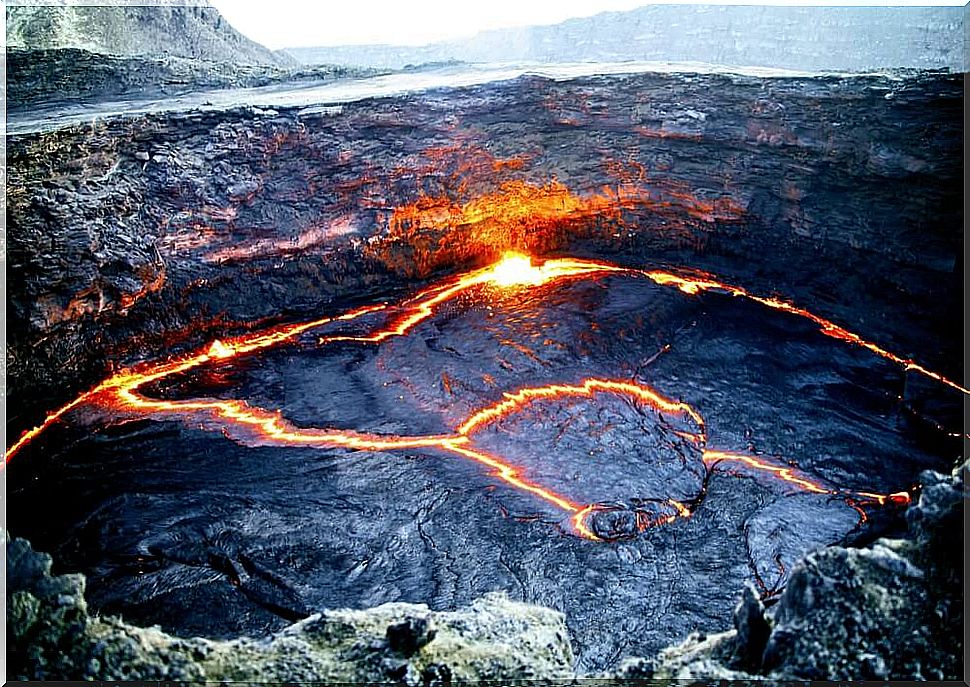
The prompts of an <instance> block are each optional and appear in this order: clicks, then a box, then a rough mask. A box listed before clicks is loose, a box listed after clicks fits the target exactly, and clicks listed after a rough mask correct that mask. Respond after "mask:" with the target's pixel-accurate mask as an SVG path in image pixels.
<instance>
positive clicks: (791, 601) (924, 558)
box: [617, 463, 970, 681]
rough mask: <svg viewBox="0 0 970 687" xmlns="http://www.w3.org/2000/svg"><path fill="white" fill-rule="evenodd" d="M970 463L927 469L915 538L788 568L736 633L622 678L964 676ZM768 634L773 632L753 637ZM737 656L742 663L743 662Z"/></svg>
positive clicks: (690, 645)
mask: <svg viewBox="0 0 970 687" xmlns="http://www.w3.org/2000/svg"><path fill="white" fill-rule="evenodd" d="M968 465H970V464H968V463H964V464H963V466H962V467H960V468H959V469H958V470H956V471H954V473H953V475H952V476H951V477H948V476H945V475H941V474H939V473H936V472H932V471H926V472H924V473H922V475H921V476H920V482H921V484H922V485H923V490H922V494H921V496H920V499H919V502H918V503H917V504H916V505H914V506H912V507H910V508H909V509H908V510H907V512H906V522H907V524H908V527H909V536H908V537H907V538H905V539H886V538H884V539H879V540H877V541H876V542H874V543H873V544H872V545H871V546H869V547H867V548H862V549H851V548H844V547H839V546H835V547H829V548H825V549H821V550H819V551H817V552H815V553H813V554H810V555H808V556H807V557H806V558H805V559H804V560H803V561H802V562H801V563H799V564H798V565H797V566H796V567H795V569H794V570H793V572H792V576H791V580H790V581H789V583H788V586H787V587H786V589H785V591H784V593H783V594H782V595H781V597H780V599H779V600H778V603H777V605H775V606H774V607H773V608H772V609H770V610H769V611H768V612H767V613H766V614H764V615H762V614H761V611H762V610H763V609H760V608H759V606H760V604H758V603H757V602H756V600H755V599H753V597H752V596H751V595H748V594H746V595H745V597H744V598H743V599H742V601H741V603H739V605H738V609H737V611H736V613H735V629H734V630H731V631H728V632H724V633H720V634H715V635H710V636H703V635H698V634H694V635H691V636H690V637H688V638H687V640H685V641H684V642H683V643H681V644H678V645H675V646H672V647H669V648H667V649H665V650H664V651H662V652H661V653H660V654H659V656H658V657H657V658H656V659H647V660H645V659H632V660H629V661H627V662H626V663H625V664H624V665H623V666H621V668H620V669H619V671H618V673H617V675H618V676H619V677H627V678H652V679H660V680H701V679H703V680H710V679H726V680H765V679H768V680H779V681H784V680H828V681H833V680H834V681H844V680H889V679H894V680H935V681H942V680H959V679H960V678H961V671H962V667H961V660H962V656H963V648H964V646H963V640H962V639H961V638H962V637H963V612H964V611H963V601H962V589H963V579H962V570H961V550H962V544H963V538H962V536H961V534H962V529H963V528H962V521H963V508H964V507H965V503H966V501H965V492H964V489H965V484H964V480H965V476H966V472H967V469H968ZM759 626H760V627H765V629H767V626H770V633H764V632H761V631H752V628H753V627H759ZM739 658H743V660H741V661H739V660H738V659H739Z"/></svg>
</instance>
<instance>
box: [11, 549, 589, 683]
mask: <svg viewBox="0 0 970 687" xmlns="http://www.w3.org/2000/svg"><path fill="white" fill-rule="evenodd" d="M50 568H51V559H50V556H48V555H47V554H43V553H36V552H34V551H33V549H32V548H31V546H30V544H29V543H27V542H26V541H25V540H23V539H13V540H11V539H10V538H9V535H7V585H6V589H7V609H8V610H7V637H8V642H9V643H8V646H7V659H8V664H7V669H8V670H9V673H8V675H10V676H11V677H12V678H13V679H15V680H79V679H83V680H149V681H158V680H174V681H179V682H204V681H229V682H232V681H245V682H281V681H299V682H326V683H330V684H332V683H353V684H361V683H371V684H373V683H376V682H384V681H386V680H387V679H388V678H390V679H393V680H404V681H405V682H407V684H421V683H423V684H441V683H442V682H444V683H447V682H449V681H450V680H452V679H454V680H456V681H457V680H460V681H479V680H498V681H503V682H508V681H510V680H513V681H514V680H518V679H540V680H550V681H555V680H562V679H566V678H569V677H571V676H572V674H573V673H572V662H573V656H572V649H571V647H570V645H569V640H568V638H567V635H566V627H565V623H564V622H563V616H562V614H560V613H557V612H555V611H552V610H549V609H544V608H538V607H534V606H526V605H524V604H518V603H514V602H512V601H509V600H508V599H507V598H505V597H504V596H503V595H499V594H493V595H490V596H488V597H486V598H483V599H480V600H478V601H476V602H475V603H474V604H473V605H472V606H471V607H470V608H468V609H464V610H461V611H456V612H451V613H436V612H433V611H429V610H428V609H427V607H426V606H416V605H412V604H387V605H384V606H380V607H378V608H374V609H370V610H367V611H326V612H324V613H322V614H317V615H314V616H312V617H310V618H308V619H307V620H305V621H303V622H301V623H297V624H295V625H292V626H290V627H288V628H287V629H286V630H284V631H283V632H280V633H279V634H278V635H275V636H273V637H270V638H268V639H265V640H263V641H254V640H250V639H245V638H243V639H238V640H234V641H230V642H212V641H207V640H203V639H179V638H177V637H172V636H169V635H166V634H164V633H162V632H160V631H158V630H157V629H143V628H137V627H133V626H131V625H128V624H126V623H124V622H123V621H121V620H120V619H117V618H103V617H97V616H90V615H89V614H88V610H87V604H86V603H85V600H84V577H83V576H81V575H55V576H52V575H51V571H50ZM432 622H434V624H435V628H436V629H435V630H429V626H430V624H431V623H432ZM382 633H386V636H387V639H388V641H387V642H384V641H383V637H382ZM436 637H437V639H436V641H435V642H434V644H433V645H429V642H431V640H432V639H435V638H436ZM402 657H403V658H402Z"/></svg>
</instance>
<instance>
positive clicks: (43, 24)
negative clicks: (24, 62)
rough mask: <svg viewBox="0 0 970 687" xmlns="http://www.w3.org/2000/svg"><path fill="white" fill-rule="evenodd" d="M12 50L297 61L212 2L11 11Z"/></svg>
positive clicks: (280, 62) (251, 61)
mask: <svg viewBox="0 0 970 687" xmlns="http://www.w3.org/2000/svg"><path fill="white" fill-rule="evenodd" d="M6 21H7V45H8V46H9V47H11V48H29V49H43V50H51V49H59V48H78V49H82V50H86V51H88V52H93V53H102V54H108V55H124V56H142V57H150V58H160V57H164V56H171V57H182V58H188V59H193V60H206V61H209V62H229V63H236V64H248V65H276V66H292V65H294V64H295V62H294V61H293V60H292V59H291V58H289V57H287V56H286V55H281V54H277V53H274V52H272V51H271V50H268V49H266V48H264V47H263V46H261V45H259V44H258V43H255V42H254V41H251V40H249V39H248V38H246V37H245V36H243V35H242V34H241V33H239V32H238V31H236V30H235V29H233V28H232V27H231V26H230V25H229V23H228V22H226V21H225V20H224V19H223V18H222V16H221V15H220V14H219V12H218V11H217V10H216V9H215V8H214V7H211V6H210V5H209V4H208V2H204V1H200V2H177V3H174V2H154V3H150V4H142V5H139V6H131V5H115V6H107V7H98V6H91V5H45V6H20V5H14V6H9V7H7V16H6Z"/></svg>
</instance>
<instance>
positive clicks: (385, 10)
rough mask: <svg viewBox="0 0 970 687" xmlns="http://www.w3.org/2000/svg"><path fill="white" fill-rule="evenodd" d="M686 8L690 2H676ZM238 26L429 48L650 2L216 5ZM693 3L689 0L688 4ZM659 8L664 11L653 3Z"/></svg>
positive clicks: (291, 38)
mask: <svg viewBox="0 0 970 687" xmlns="http://www.w3.org/2000/svg"><path fill="white" fill-rule="evenodd" d="M673 1H674V2H680V3H681V4H684V2H685V0H673ZM211 2H212V4H213V5H215V7H216V8H217V9H218V10H219V12H220V13H221V14H222V16H223V17H225V18H226V19H227V20H228V21H229V23H230V24H232V26H233V27H234V28H235V29H236V30H238V31H240V32H241V33H243V34H244V35H246V36H248V37H249V38H252V39H253V40H254V41H256V42H258V43H262V44H263V45H265V46H266V47H268V48H271V49H273V50H278V49H280V48H297V47H315V46H325V45H354V44H367V43H390V44H393V45H424V44H426V43H433V42H435V41H442V40H453V39H460V38H467V37H469V36H473V35H474V34H476V33H478V32H479V31H487V30H489V29H500V28H509V27H515V26H529V25H532V24H556V23H559V22H561V21H564V20H566V19H569V18H571V17H584V16H591V15H593V14H598V13H600V12H606V11H616V10H629V9H633V8H634V7H640V6H642V5H645V4H649V3H647V2H644V0H466V1H464V2H463V1H462V0H407V1H402V0H397V1H395V0H317V1H316V2H314V1H313V0H211ZM687 2H690V0H687ZM653 4H660V3H657V2H654V3H653ZM693 4H739V5H760V4H798V5H842V6H845V5H949V6H962V5H963V4H964V2H963V1H962V0H936V1H935V2H932V1H919V0H915V1H914V0H910V1H909V2H906V1H897V2H879V1H878V0H832V1H816V2H797V3H781V2H774V3H765V2H759V1H758V0H736V1H733V2H717V3H711V2H707V3H702V2H695V3H693Z"/></svg>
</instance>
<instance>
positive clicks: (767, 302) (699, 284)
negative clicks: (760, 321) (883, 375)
mask: <svg viewBox="0 0 970 687" xmlns="http://www.w3.org/2000/svg"><path fill="white" fill-rule="evenodd" d="M641 274H643V275H644V276H645V277H647V278H648V279H650V280H652V281H654V282H655V283H657V284H660V285H662V286H674V287H676V288H678V289H680V290H681V291H683V292H684V293H686V294H690V295H696V294H698V293H700V292H701V291H707V290H708V289H720V290H722V291H727V292H728V293H730V294H731V295H732V296H740V297H743V298H748V299H750V300H753V301H755V302H756V303H760V304H761V305H764V306H767V307H769V308H772V309H773V310H780V311H782V312H787V313H791V314H793V315H798V316H800V317H804V318H807V319H809V320H811V321H812V322H814V323H815V324H817V325H818V326H819V329H820V331H821V332H822V333H823V334H825V335H826V336H831V337H832V338H834V339H839V340H840V341H845V342H847V343H851V344H855V345H856V346H861V347H862V348H865V349H867V350H869V351H872V352H873V353H875V354H876V355H878V356H880V357H882V358H885V359H886V360H891V361H892V362H894V363H897V364H899V365H902V366H903V367H904V368H905V369H906V370H913V371H914V372H918V373H920V374H922V375H925V376H927V377H929V378H931V379H935V380H936V381H938V382H942V383H943V384H946V385H947V386H949V387H951V388H953V389H956V390H957V391H959V392H961V393H964V394H970V389H966V388H965V387H962V386H960V385H959V384H958V383H957V382H954V381H952V380H950V379H947V378H946V377H944V376H943V375H941V374H939V373H938V372H933V371H932V370H929V369H927V368H925V367H923V366H922V365H920V364H918V363H916V362H915V361H913V360H910V359H908V358H903V357H901V356H898V355H896V354H895V353H891V352H889V351H887V350H886V349H884V348H882V347H881V346H878V345H877V344H874V343H872V342H871V341H866V340H865V339H863V338H862V337H861V336H859V335H858V334H855V333H854V332H850V331H849V330H848V329H845V328H844V327H841V326H839V325H837V324H835V323H834V322H832V321H831V320H827V319H825V318H824V317H820V316H818V315H816V314H815V313H813V312H810V311H808V310H805V309H804V308H799V307H798V306H796V305H793V304H792V303H788V302H787V301H783V300H779V299H777V298H770V297H765V296H758V295H756V294H753V293H750V292H749V291H747V290H746V289H743V288H741V287H740V286H731V285H730V284H725V283H723V282H719V281H716V280H713V279H710V278H705V279H698V278H693V277H682V276H680V275H676V274H672V273H671V272H664V271H662V270H653V271H643V272H641ZM705 277H709V275H705Z"/></svg>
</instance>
